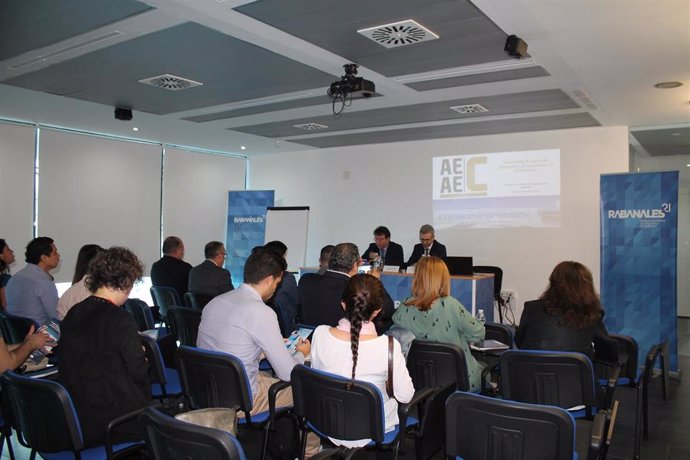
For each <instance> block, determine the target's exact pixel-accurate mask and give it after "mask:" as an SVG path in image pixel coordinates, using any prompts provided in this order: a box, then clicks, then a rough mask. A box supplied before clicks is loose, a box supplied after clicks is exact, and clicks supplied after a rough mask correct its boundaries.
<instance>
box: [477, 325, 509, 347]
mask: <svg viewBox="0 0 690 460" xmlns="http://www.w3.org/2000/svg"><path fill="white" fill-rule="evenodd" d="M484 328H485V329H486V336H485V337H484V338H485V339H486V340H498V341H499V342H503V343H505V344H506V345H508V346H509V347H510V348H515V345H514V343H513V336H514V335H515V331H513V328H512V327H510V326H508V325H507V324H501V323H492V322H489V321H487V322H486V323H484Z"/></svg>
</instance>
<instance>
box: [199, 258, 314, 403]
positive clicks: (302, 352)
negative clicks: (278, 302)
mask: <svg viewBox="0 0 690 460" xmlns="http://www.w3.org/2000/svg"><path fill="white" fill-rule="evenodd" d="M285 269H286V262H285V259H283V258H282V257H281V256H279V255H278V254H276V253H274V252H272V251H270V250H267V249H264V248H259V249H257V250H256V251H254V252H252V254H251V255H250V256H249V258H248V259H247V262H246V264H245V266H244V283H243V284H242V285H241V286H240V287H239V288H237V289H235V290H233V291H230V292H226V293H225V294H221V295H219V296H217V297H215V298H214V299H213V300H211V302H209V303H208V305H206V307H204V310H203V314H202V316H201V324H200V325H199V335H198V337H197V342H196V344H197V346H198V347H199V348H204V349H207V350H213V351H221V352H224V353H230V354H232V355H235V356H237V357H238V358H239V359H240V360H241V361H242V363H244V367H245V369H246V371H247V376H248V377H249V383H250V385H251V388H252V395H253V403H254V404H253V408H252V414H254V413H256V412H263V411H265V410H267V409H268V398H267V393H268V388H269V387H270V386H271V385H272V384H273V383H275V382H277V380H276V379H274V378H272V377H270V376H268V375H266V374H263V373H260V372H259V361H260V360H261V358H262V357H264V356H265V357H266V358H267V359H268V362H269V363H270V364H271V367H272V368H273V371H274V372H275V374H276V375H277V376H278V378H279V379H281V380H284V381H289V380H290V373H291V372H292V368H293V367H295V366H296V365H297V364H303V363H304V358H305V356H306V355H308V354H309V351H310V350H311V345H310V343H309V341H308V340H306V341H303V342H300V343H299V344H298V345H297V352H296V353H295V354H294V355H292V354H291V353H290V352H289V351H288V349H287V348H286V347H285V342H284V341H283V336H282V335H281V333H280V327H279V326H278V318H277V316H276V313H275V312H274V311H273V310H272V309H271V308H270V307H269V306H268V305H266V304H265V303H264V302H266V301H267V300H268V299H270V298H271V297H272V296H273V293H274V292H275V290H276V287H277V286H278V284H279V283H280V280H281V279H282V276H283V272H284V271H285ZM276 405H277V406H287V405H292V394H291V392H290V391H289V390H284V391H281V392H280V393H279V394H278V398H277V399H276Z"/></svg>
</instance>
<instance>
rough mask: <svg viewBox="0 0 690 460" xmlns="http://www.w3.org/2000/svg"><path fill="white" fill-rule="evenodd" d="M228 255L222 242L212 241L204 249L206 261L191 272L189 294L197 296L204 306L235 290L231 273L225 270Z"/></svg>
mask: <svg viewBox="0 0 690 460" xmlns="http://www.w3.org/2000/svg"><path fill="white" fill-rule="evenodd" d="M227 255H228V253H227V251H226V250H225V246H224V245H223V243H221V242H220V241H211V242H210V243H208V244H206V246H205V247H204V257H206V260H204V261H203V262H202V263H201V264H199V265H197V266H196V267H194V268H192V269H191V270H190V272H189V292H193V293H194V294H196V296H197V298H198V299H199V301H200V302H201V304H202V305H206V304H207V303H208V302H209V301H210V300H211V299H212V298H214V297H215V296H217V295H220V294H223V293H225V292H228V291H232V290H233V289H234V287H233V285H232V278H231V277H230V272H229V271H227V270H226V269H225V268H223V264H224V262H225V257H226V256H227Z"/></svg>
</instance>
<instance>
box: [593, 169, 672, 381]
mask: <svg viewBox="0 0 690 460" xmlns="http://www.w3.org/2000/svg"><path fill="white" fill-rule="evenodd" d="M600 190H601V301H602V304H603V306H604V308H605V310H606V317H605V322H606V326H607V327H608V329H609V332H611V333H614V332H615V333H617V334H624V335H629V336H632V337H633V338H635V340H637V343H638V345H639V354H638V361H639V364H641V365H643V364H644V361H645V357H646V354H647V351H648V350H649V348H650V347H651V346H652V345H654V344H657V343H661V342H663V341H664V340H668V344H669V353H670V356H669V361H670V362H669V369H671V370H676V369H678V327H677V309H676V303H677V286H676V280H677V274H676V253H677V246H676V244H677V242H676V240H677V233H678V172H677V171H672V172H651V173H631V174H611V175H602V176H601V181H600Z"/></svg>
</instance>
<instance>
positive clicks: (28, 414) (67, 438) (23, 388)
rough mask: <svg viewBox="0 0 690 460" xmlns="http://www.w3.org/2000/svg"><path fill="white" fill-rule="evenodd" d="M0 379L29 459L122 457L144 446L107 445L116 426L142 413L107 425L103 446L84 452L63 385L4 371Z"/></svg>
mask: <svg viewBox="0 0 690 460" xmlns="http://www.w3.org/2000/svg"><path fill="white" fill-rule="evenodd" d="M1 380H2V388H3V391H8V392H9V399H10V401H11V403H12V412H13V420H14V421H15V423H16V428H17V439H18V440H19V442H20V443H21V444H22V445H23V446H26V447H29V448H30V449H31V460H33V459H34V458H36V453H38V454H39V455H40V456H41V457H42V458H44V459H46V460H58V459H65V458H76V459H81V458H84V459H89V458H93V459H96V458H99V459H103V458H108V459H111V458H121V457H123V456H126V455H127V454H131V453H132V452H134V451H137V450H142V448H143V443H136V442H129V443H122V444H117V445H112V443H111V442H108V441H109V440H110V439H112V431H113V429H114V428H115V427H117V425H119V424H121V423H123V422H125V421H128V420H131V419H133V418H136V417H138V416H139V413H140V412H141V411H135V412H132V413H129V414H127V415H124V416H122V417H119V418H117V419H115V420H113V421H112V422H111V423H110V425H109V426H108V434H107V436H106V440H107V441H106V445H105V446H97V447H92V448H89V449H86V448H85V446H84V440H83V438H82V430H81V425H80V423H79V417H78V415H77V412H76V411H75V409H74V404H73V403H72V398H71V397H70V395H69V393H68V392H67V390H66V389H65V388H64V387H63V386H62V385H60V384H59V383H57V382H56V381H53V380H45V379H32V378H29V377H24V376H21V375H18V374H15V373H14V372H12V371H7V372H5V373H4V374H3V376H2V378H1Z"/></svg>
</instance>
